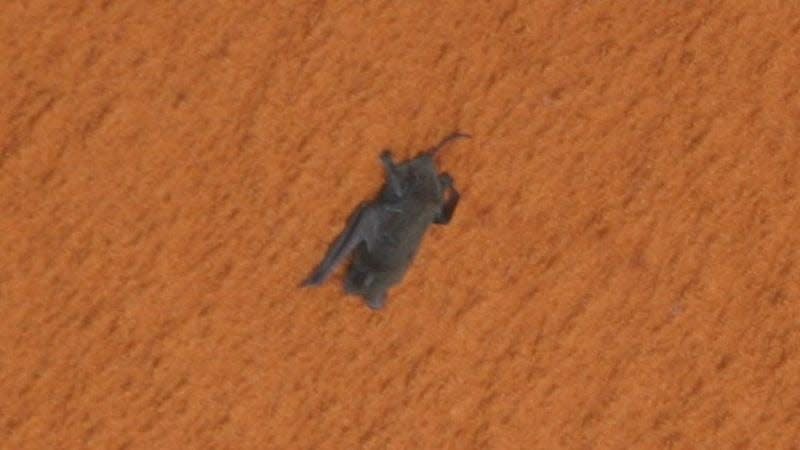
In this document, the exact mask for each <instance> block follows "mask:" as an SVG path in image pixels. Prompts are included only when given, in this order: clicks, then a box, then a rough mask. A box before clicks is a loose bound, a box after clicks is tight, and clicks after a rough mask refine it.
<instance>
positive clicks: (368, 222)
mask: <svg viewBox="0 0 800 450" xmlns="http://www.w3.org/2000/svg"><path fill="white" fill-rule="evenodd" d="M379 213H380V211H379V210H378V209H377V208H376V207H375V206H374V205H371V204H368V205H362V206H361V207H360V208H359V209H358V210H357V211H356V213H355V214H353V215H352V216H351V218H350V220H349V221H348V224H347V227H346V228H345V230H344V231H343V232H342V234H341V235H339V237H338V238H337V239H336V241H335V242H334V243H333V244H332V245H331V246H330V248H329V249H328V252H327V253H326V254H325V258H324V259H323V260H322V262H320V264H319V265H318V266H317V268H316V269H314V272H312V273H311V275H310V276H309V277H308V278H306V279H305V280H304V281H303V283H302V284H301V286H318V285H320V284H322V283H323V282H325V280H327V279H328V277H329V276H330V275H331V273H333V271H334V270H336V268H337V267H338V266H339V264H341V263H342V262H343V261H344V260H345V259H346V258H347V257H348V256H349V255H350V253H351V252H352V251H353V250H354V249H355V248H356V247H357V246H358V245H359V244H361V243H362V242H364V243H366V244H367V247H371V246H372V245H373V243H374V242H375V239H376V237H377V230H378V228H379V226H380V214H379Z"/></svg>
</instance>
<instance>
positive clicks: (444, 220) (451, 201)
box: [433, 173, 461, 225]
mask: <svg viewBox="0 0 800 450" xmlns="http://www.w3.org/2000/svg"><path fill="white" fill-rule="evenodd" d="M439 183H440V184H441V185H442V189H443V190H445V191H450V196H449V198H448V199H447V201H445V202H444V203H443V204H442V209H441V211H440V212H439V214H438V215H437V216H436V218H435V219H434V220H433V223H435V224H439V225H447V224H448V223H450V219H452V218H453V213H454V212H455V210H456V206H458V201H459V199H460V198H461V194H459V193H458V191H457V190H456V188H455V185H454V182H453V177H451V176H450V174H448V173H443V174H441V175H439Z"/></svg>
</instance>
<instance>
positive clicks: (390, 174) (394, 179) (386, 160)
mask: <svg viewBox="0 0 800 450" xmlns="http://www.w3.org/2000/svg"><path fill="white" fill-rule="evenodd" d="M381 163H383V167H384V168H385V169H386V184H387V185H388V186H389V191H390V192H391V193H392V196H393V197H394V198H398V199H399V198H401V197H402V196H403V188H402V183H401V182H400V174H399V173H398V172H397V166H396V165H395V164H394V160H392V155H391V153H390V152H389V150H384V151H383V153H381Z"/></svg>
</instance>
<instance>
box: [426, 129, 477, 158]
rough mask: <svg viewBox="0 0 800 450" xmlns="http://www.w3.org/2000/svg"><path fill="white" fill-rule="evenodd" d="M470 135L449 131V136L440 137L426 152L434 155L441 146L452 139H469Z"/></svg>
mask: <svg viewBox="0 0 800 450" xmlns="http://www.w3.org/2000/svg"><path fill="white" fill-rule="evenodd" d="M471 137H472V136H470V135H469V134H467V133H461V132H459V131H456V132H455V133H450V135H449V136H447V137H445V138H444V139H442V140H441V141H439V143H438V144H436V145H435V146H433V147H431V148H429V149H428V151H427V153H430V154H431V155H433V156H436V154H438V153H439V151H440V150H441V149H442V148H444V147H445V146H447V144H449V143H451V142H453V141H457V140H459V139H470V138H471Z"/></svg>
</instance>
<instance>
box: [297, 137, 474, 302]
mask: <svg viewBox="0 0 800 450" xmlns="http://www.w3.org/2000/svg"><path fill="white" fill-rule="evenodd" d="M468 137H469V136H468V135H466V134H462V133H453V134H451V135H450V136H448V137H447V138H445V139H444V140H442V141H441V142H440V143H439V144H438V145H437V146H435V147H433V148H431V149H429V150H428V151H426V152H424V153H423V154H421V155H420V156H418V157H416V158H414V159H411V160H409V161H406V162H403V163H401V164H395V162H394V161H393V160H392V157H391V154H390V153H389V151H388V150H385V151H384V152H383V153H382V154H381V157H380V159H381V162H382V164H383V166H384V168H385V170H386V181H385V184H384V186H383V189H382V190H381V192H380V195H379V196H378V197H377V198H376V199H375V200H373V201H371V202H368V203H365V204H362V205H361V206H360V207H359V208H358V209H357V210H356V212H355V213H354V214H353V215H352V216H351V218H350V219H349V220H348V224H347V227H346V228H345V230H344V232H342V234H341V235H340V236H339V237H338V238H337V239H336V241H334V243H333V244H332V245H331V246H330V248H329V249H328V252H327V254H326V255H325V258H323V260H322V262H320V264H319V265H318V266H317V268H316V269H315V270H314V272H312V274H311V275H310V276H309V277H308V278H307V279H306V280H305V281H304V282H303V285H304V286H318V285H320V284H322V283H323V282H324V281H325V280H326V279H327V278H328V277H329V276H330V275H331V273H332V272H333V271H334V270H335V269H336V267H337V266H338V265H339V264H341V263H342V262H343V261H344V260H345V259H347V258H348V257H349V256H351V255H352V257H353V258H352V264H351V265H350V267H349V269H348V271H347V275H346V277H345V282H344V285H345V291H346V292H347V293H349V294H354V295H360V296H361V297H362V298H363V299H364V300H365V302H366V303H367V305H368V306H369V307H370V308H372V309H380V308H382V307H383V306H384V304H385V301H386V294H387V291H388V290H389V288H390V287H392V286H393V285H395V284H397V283H399V282H400V281H401V280H402V279H403V277H404V276H405V274H406V272H407V271H408V268H409V266H410V265H411V262H412V261H413V260H414V257H415V256H416V254H417V249H418V248H419V246H420V244H421V243H422V239H423V237H424V235H425V232H426V231H427V230H428V227H429V226H430V225H432V224H447V223H448V222H449V221H450V219H451V218H452V216H453V212H454V211H455V208H456V205H457V204H458V201H459V193H458V191H457V190H456V189H455V186H454V182H453V178H452V177H451V176H450V175H449V174H447V173H439V172H438V170H437V168H436V163H435V161H434V157H435V156H436V154H437V153H438V151H439V150H440V149H441V148H442V147H444V146H445V145H447V144H448V143H450V142H452V141H454V140H457V139H463V138H468Z"/></svg>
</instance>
